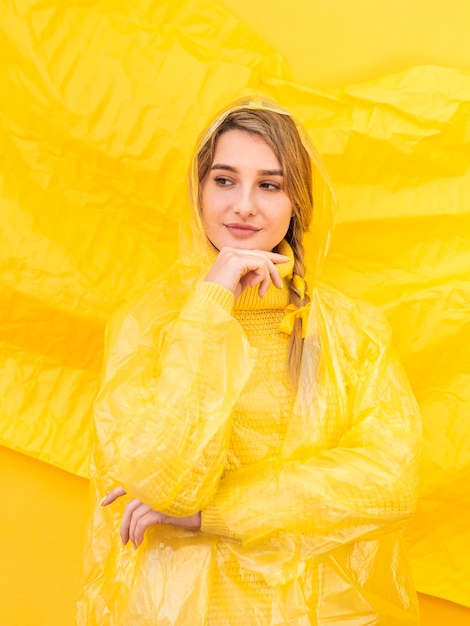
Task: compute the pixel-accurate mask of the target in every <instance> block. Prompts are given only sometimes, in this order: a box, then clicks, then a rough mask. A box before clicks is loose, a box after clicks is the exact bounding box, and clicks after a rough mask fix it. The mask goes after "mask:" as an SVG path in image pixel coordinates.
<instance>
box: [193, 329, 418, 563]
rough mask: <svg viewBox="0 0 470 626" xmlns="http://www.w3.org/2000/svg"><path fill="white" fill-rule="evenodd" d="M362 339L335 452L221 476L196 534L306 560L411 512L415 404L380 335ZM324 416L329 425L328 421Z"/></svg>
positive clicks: (296, 457) (370, 534) (319, 452)
mask: <svg viewBox="0 0 470 626" xmlns="http://www.w3.org/2000/svg"><path fill="white" fill-rule="evenodd" d="M379 329H382V330H383V329H384V326H383V325H382V324H379ZM386 330H387V327H385V332H386ZM381 334H382V333H381ZM364 335H365V339H364V340H363V346H362V349H361V356H360V359H359V363H355V364H354V366H353V367H352V369H351V371H350V374H349V377H348V384H347V387H348V398H347V401H348V406H349V417H348V420H349V426H348V427H346V428H345V429H344V432H343V434H342V435H341V436H340V437H339V438H338V442H337V445H336V446H334V447H329V448H325V449H323V450H322V449H320V450H317V451H316V452H313V453H312V452H311V453H308V454H307V453H305V452H304V453H298V454H297V455H296V454H295V453H294V454H292V455H291V457H289V458H285V459H282V458H281V459H280V460H278V461H277V462H275V463H273V462H266V463H264V462H259V463H257V464H254V465H252V466H250V467H246V468H243V469H242V470H240V471H237V472H235V473H233V474H231V475H229V476H227V478H225V479H224V480H222V482H221V484H220V486H219V489H218V491H217V493H216V495H215V497H214V499H213V500H212V502H211V504H210V505H209V506H208V507H207V508H206V509H205V510H204V511H203V512H202V530H203V531H205V532H207V533H212V534H215V535H223V536H225V537H228V538H231V539H234V540H236V541H240V542H242V543H243V544H244V545H245V546H251V547H253V548H256V547H259V548H262V547H266V548H272V549H276V550H280V551H282V552H288V553H294V552H295V553H297V554H299V553H300V554H302V555H303V556H304V557H305V558H309V557H313V556H315V555H318V554H321V553H324V552H326V551H329V550H331V549H334V548H335V547H337V546H338V545H340V544H344V543H346V542H348V541H351V540H354V539H358V538H361V537H373V536H374V535H375V534H380V533H383V532H384V531H388V530H392V529H393V528H394V527H395V526H397V525H399V523H400V522H401V521H402V520H404V519H405V518H407V517H409V516H410V515H411V513H412V512H413V510H414V506H415V487H416V465H417V446H418V442H419V435H420V426H419V416H418V409H417V404H416V401H415V399H414V397H413V395H412V392H411V389H410V387H409V383H408V381H407V379H406V376H405V374H404V372H403V370H402V367H401V365H400V363H399V362H398V360H397V358H396V357H395V355H394V353H393V351H392V350H391V347H390V344H389V341H388V340H387V338H385V340H384V338H383V337H379V336H375V337H374V336H373V334H371V332H370V331H369V332H367V333H365V334H364ZM330 393H332V394H334V393H335V389H334V388H333V389H332V391H331V392H330ZM313 419H315V417H314V416H313ZM327 419H329V420H330V421H331V427H332V428H334V420H335V416H334V415H330V416H329V417H328V415H327Z"/></svg>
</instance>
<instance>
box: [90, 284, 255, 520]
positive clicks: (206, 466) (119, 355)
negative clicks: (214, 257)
mask: <svg viewBox="0 0 470 626" xmlns="http://www.w3.org/2000/svg"><path fill="white" fill-rule="evenodd" d="M159 297H160V296H159V293H150V294H148V295H147V296H146V297H144V299H142V300H141V301H139V302H138V304H137V305H136V306H134V307H133V309H132V310H131V311H130V313H129V312H128V313H127V314H126V315H125V316H124V317H122V318H121V320H118V324H117V328H116V329H114V328H111V329H110V347H109V351H108V358H107V367H106V370H105V373H104V380H103V384H102V387H101V390H100V393H99V396H98V399H97V402H96V405H95V423H96V431H97V436H98V439H99V443H100V446H99V449H100V452H99V457H98V458H99V463H100V466H101V471H102V472H104V473H105V474H107V476H108V477H109V483H110V485H113V484H120V485H122V486H123V487H124V488H125V490H126V491H127V492H128V493H130V494H132V496H135V497H137V498H139V499H140V500H142V501H144V502H145V503H146V504H148V505H150V506H151V507H152V508H153V509H156V510H158V511H160V512H162V513H165V514H168V515H177V516H187V515H191V514H193V513H194V512H196V511H198V510H200V508H202V507H203V506H204V505H205V504H207V502H208V499H209V498H210V496H211V495H212V494H213V493H214V492H215V490H216V487H217V484H218V481H219V479H220V475H221V472H222V469H223V464H224V457H225V450H226V446H227V442H228V437H229V433H230V415H231V412H232V408H233V404H234V402H235V401H236V398H237V397H238V394H239V393H240V390H241V389H242V387H243V385H244V384H245V381H246V379H247V377H248V375H249V373H250V371H251V367H252V359H253V353H252V349H251V348H250V346H249V344H248V342H247V340H246V337H245V336H244V333H243V330H242V328H241V327H240V325H239V324H238V322H237V321H236V320H235V319H234V318H233V317H232V316H231V315H230V311H231V308H232V306H233V295H232V294H231V293H230V292H229V291H227V290H226V289H224V288H222V287H219V286H218V285H214V284H212V283H200V284H199V285H197V286H196V289H195V292H194V294H193V295H192V296H191V297H190V298H189V300H188V301H187V303H186V305H185V306H184V307H183V309H182V311H181V313H180V314H179V316H178V317H177V318H176V319H175V320H174V321H173V322H171V321H169V322H168V323H166V325H165V326H164V327H163V329H161V330H159V331H157V329H156V327H155V321H154V318H155V316H156V310H158V309H157V307H156V306H155V304H154V301H155V300H158V298H159ZM165 321H166V320H165Z"/></svg>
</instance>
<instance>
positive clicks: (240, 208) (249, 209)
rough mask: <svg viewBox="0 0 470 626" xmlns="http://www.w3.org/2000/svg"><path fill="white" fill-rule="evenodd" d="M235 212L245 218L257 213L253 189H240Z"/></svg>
mask: <svg viewBox="0 0 470 626" xmlns="http://www.w3.org/2000/svg"><path fill="white" fill-rule="evenodd" d="M233 212H234V213H235V214H237V215H239V216H240V217H243V218H245V217H249V216H250V215H256V213H257V209H256V202H255V199H254V197H253V193H252V190H251V189H249V188H241V189H240V190H239V192H238V193H237V195H236V197H235V198H234V204H233Z"/></svg>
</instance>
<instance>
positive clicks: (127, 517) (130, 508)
mask: <svg viewBox="0 0 470 626" xmlns="http://www.w3.org/2000/svg"><path fill="white" fill-rule="evenodd" d="M141 504H142V502H141V501H140V500H137V499H136V498H135V499H134V500H131V501H130V502H128V503H127V504H126V508H125V509H124V513H123V516H122V520H121V527H120V529H119V534H120V535H121V540H122V543H123V544H124V545H126V543H127V542H128V541H129V529H130V525H131V520H132V515H133V513H134V511H135V510H136V509H137V508H138V507H139V506H140V505H141Z"/></svg>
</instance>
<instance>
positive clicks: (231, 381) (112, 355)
mask: <svg viewBox="0 0 470 626" xmlns="http://www.w3.org/2000/svg"><path fill="white" fill-rule="evenodd" d="M239 106H247V102H245V103H239V104H236V105H234V106H233V107H232V108H231V109H229V110H233V108H237V107H239ZM248 106H251V107H255V108H272V109H274V110H277V111H279V112H281V113H284V112H283V111H282V110H281V109H279V108H278V107H276V106H275V105H272V104H270V103H263V101H262V100H261V99H257V98H254V99H252V100H251V101H249V103H248ZM226 113H228V111H227V112H226ZM226 113H224V114H222V115H221V117H219V118H218V120H217V121H216V122H215V123H214V124H213V125H212V126H211V127H210V128H209V130H208V131H207V132H209V133H212V132H214V131H215V129H216V128H217V126H218V124H219V123H220V121H221V119H222V118H223V117H224V115H225V114H226ZM299 130H300V132H301V136H302V138H303V141H304V142H305V145H306V147H307V150H308V151H309V154H310V155H311V159H312V166H313V175H314V220H313V225H312V228H311V231H312V232H311V235H309V239H308V240H307V242H306V248H307V259H306V262H307V266H308V269H309V274H308V279H309V284H310V292H311V298H312V302H311V307H310V313H309V317H308V323H307V326H306V337H305V341H304V351H303V358H302V364H301V373H300V382H299V386H298V390H297V393H296V395H295V396H293V398H292V402H291V404H290V405H289V406H290V409H289V411H290V414H289V419H288V424H287V427H286V430H285V434H284V436H283V438H282V441H280V442H279V443H278V447H277V451H276V453H275V454H274V455H273V452H272V445H271V446H270V448H269V454H267V453H266V456H263V454H259V455H258V458H256V459H255V460H251V461H249V462H248V461H246V459H245V460H243V459H238V466H237V467H236V468H235V469H234V468H233V464H232V465H231V466H230V468H231V469H230V470H229V469H228V464H227V459H228V457H229V456H230V455H231V454H232V455H233V450H231V446H232V438H231V429H232V417H233V413H234V411H235V410H236V407H237V403H238V402H239V399H240V397H241V396H243V393H244V388H245V386H246V385H247V384H248V382H249V380H250V376H251V375H252V372H253V371H254V369H255V368H256V367H257V366H258V367H260V366H261V368H263V367H264V364H262V363H261V364H260V363H257V359H259V358H260V352H259V350H258V349H257V348H255V347H254V346H253V345H251V344H250V342H249V341H248V338H247V335H246V333H245V331H244V328H243V326H242V324H241V323H240V322H239V321H238V320H237V319H236V316H235V315H234V314H233V312H231V311H230V307H229V308H227V306H221V305H220V303H219V302H216V301H215V300H214V299H211V298H210V297H208V296H207V294H201V292H200V291H198V287H197V285H198V283H199V282H200V281H201V279H202V278H203V277H204V275H205V273H206V272H207V269H208V267H209V266H210V264H211V262H213V252H212V251H211V250H210V247H209V246H208V244H207V242H206V239H205V237H204V234H203V231H202V227H201V223H200V219H199V217H198V214H197V211H196V210H194V209H193V210H192V214H191V217H188V224H190V223H191V229H188V230H191V235H190V238H188V237H187V236H186V235H185V236H183V237H182V248H181V250H182V254H181V256H180V259H179V261H178V262H177V263H176V264H175V266H174V267H173V268H172V269H171V271H170V272H169V273H167V274H165V275H164V276H163V277H162V278H160V279H159V280H157V281H156V282H155V283H154V284H153V285H152V286H151V287H150V289H149V290H148V291H147V292H146V293H145V294H144V295H143V296H142V297H141V298H139V299H137V300H135V301H133V302H132V303H130V304H129V305H127V306H126V307H125V308H124V309H123V310H122V311H120V312H119V314H118V315H116V316H115V318H114V320H113V322H112V323H111V324H110V326H109V328H108V336H107V354H106V359H105V369H104V373H103V378H102V385H101V390H100V393H99V396H98V399H97V401H96V405H95V424H96V442H97V443H96V446H95V451H94V461H93V468H92V485H91V497H92V503H91V506H92V508H93V514H92V516H91V520H90V526H89V536H88V543H87V549H86V563H85V583H84V589H83V594H82V598H81V600H80V603H79V619H78V621H79V624H82V625H85V624H86V625H92V624H99V625H100V626H105V625H107V624H113V625H116V626H117V625H119V626H140V625H142V626H143V625H146V626H147V625H148V626H150V625H155V624H162V625H163V624H165V625H189V624H191V625H192V626H197V625H199V624H200V625H202V624H217V626H222V625H225V624H226V625H235V624H237V625H242V624H243V625H251V624H260V625H274V624H291V625H294V624H296V625H297V624H298V625H307V624H312V625H315V624H318V625H321V626H324V625H326V624H328V625H332V624H354V625H356V626H361V625H364V626H365V625H366V624H367V625H371V624H385V625H387V626H393V625H397V626H398V625H399V624H400V625H403V624H417V623H418V617H417V602H416V598H415V594H414V589H413V584H412V581H411V578H410V573H409V569H408V564H407V559H406V554H405V548H404V545H403V539H402V534H401V530H400V527H401V525H402V523H403V521H404V520H406V519H407V518H408V517H409V516H410V515H411V513H412V511H413V509H414V505H415V487H416V466H417V448H418V443H419V438H420V426H419V416H418V409H417V405H416V403H415V400H414V398H413V395H412V393H411V391H410V388H409V385H408V383H407V380H406V377H405V376H404V373H403V371H402V369H401V366H400V364H399V363H398V362H397V360H396V357H395V356H394V353H393V351H392V350H391V347H390V331H389V328H388V325H387V324H386V322H385V321H384V320H383V318H382V317H381V315H380V314H379V313H378V312H377V311H376V310H375V309H373V308H372V307H371V306H369V305H365V304H363V303H358V302H355V301H352V300H350V299H348V298H346V297H345V296H343V295H342V294H340V293H338V292H337V291H335V290H333V289H331V288H329V287H327V286H324V285H322V284H321V282H320V281H319V275H320V270H321V266H322V261H323V258H324V255H325V254H326V252H327V249H328V245H329V240H330V236H331V232H332V227H333V222H334V197H333V194H332V191H331V187H330V185H329V182H328V178H327V176H326V174H325V172H324V170H323V166H322V164H321V161H320V159H319V157H318V155H317V154H316V152H315V150H314V148H313V147H312V146H311V144H310V142H309V140H308V138H307V137H306V136H305V135H304V134H303V131H302V129H299ZM191 178H192V180H191V190H192V195H193V207H194V204H195V203H194V198H195V197H196V195H197V182H196V181H197V179H196V178H195V166H194V164H193V169H192V177H191ZM263 339H264V340H265V341H268V339H267V338H263ZM266 367H267V365H266ZM266 378H267V379H268V380H266ZM266 378H265V379H264V380H263V385H264V386H263V393H264V394H265V396H266V405H269V407H272V406H275V404H274V405H273V402H274V403H275V402H276V401H277V400H276V399H277V398H278V397H279V396H280V394H279V388H278V385H279V381H278V380H276V379H275V378H271V379H269V377H266ZM268 399H269V402H268ZM259 410H261V411H262V410H263V409H259V407H257V408H255V407H254V406H253V412H256V411H259ZM275 410H277V408H276V409H275ZM239 432H242V433H243V429H242V430H241V431H239ZM239 436H241V437H242V438H243V436H245V437H247V438H250V441H249V442H248V443H249V444H250V445H251V444H252V443H253V439H254V440H256V438H257V437H261V436H263V437H266V433H263V435H261V434H257V432H256V429H255V430H253V429H246V433H245V435H243V434H242V435H239ZM259 449H263V446H262V445H260V447H259ZM117 485H122V486H123V487H124V488H125V489H126V491H127V493H128V496H129V497H137V498H139V499H141V500H142V501H144V502H145V503H147V504H149V505H150V506H151V507H153V508H154V509H156V510H158V511H161V512H163V513H166V514H169V515H173V516H187V515H190V514H193V513H195V512H197V511H202V527H201V530H200V531H190V530H183V529H180V528H176V527H172V526H167V525H160V526H154V527H152V528H151V529H150V530H149V531H147V533H146V537H145V540H144V542H143V544H142V545H141V546H140V547H139V548H138V549H137V550H135V549H134V548H132V547H129V546H122V545H121V542H120V538H119V526H120V522H121V517H122V512H123V509H124V506H125V502H126V498H121V499H120V500H119V501H118V502H116V503H114V504H113V505H112V506H109V507H105V508H103V507H101V506H100V502H101V500H102V499H103V497H104V496H105V495H106V493H107V492H108V491H109V490H110V489H111V488H113V487H115V486H117ZM208 517H211V519H212V520H214V519H216V520H217V524H212V525H211V524H208V523H207V521H206V520H207V518H208ZM216 609H217V610H216Z"/></svg>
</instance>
